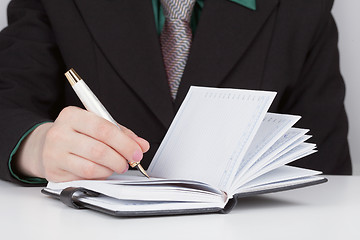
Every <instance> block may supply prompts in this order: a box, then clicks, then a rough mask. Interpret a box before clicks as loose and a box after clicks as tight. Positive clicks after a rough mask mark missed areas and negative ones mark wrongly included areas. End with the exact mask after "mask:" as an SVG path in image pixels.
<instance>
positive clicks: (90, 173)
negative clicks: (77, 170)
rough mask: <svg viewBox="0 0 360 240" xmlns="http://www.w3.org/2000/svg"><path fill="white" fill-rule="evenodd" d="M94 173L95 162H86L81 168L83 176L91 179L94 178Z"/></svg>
mask: <svg viewBox="0 0 360 240" xmlns="http://www.w3.org/2000/svg"><path fill="white" fill-rule="evenodd" d="M95 174H96V165H95V164H90V163H88V164H85V165H84V166H83V167H82V168H81V175H82V177H83V178H86V179H91V178H94V176H95Z"/></svg>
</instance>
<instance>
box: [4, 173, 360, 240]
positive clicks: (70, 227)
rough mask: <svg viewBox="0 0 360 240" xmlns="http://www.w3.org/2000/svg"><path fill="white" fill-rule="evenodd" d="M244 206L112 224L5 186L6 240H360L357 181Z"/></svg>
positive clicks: (337, 181)
mask: <svg viewBox="0 0 360 240" xmlns="http://www.w3.org/2000/svg"><path fill="white" fill-rule="evenodd" d="M328 179H329V182H327V183H325V184H320V185H317V186H312V187H307V188H303V189H297V190H292V191H287V192H279V193H272V194H267V195H262V196H258V197H250V198H245V199H241V200H240V201H239V204H238V205H237V206H236V207H235V208H234V210H233V211H232V212H231V213H229V214H206V215H186V216H168V217H145V218H115V217H111V216H108V215H105V214H101V213H97V212H94V211H90V210H75V209H72V208H69V207H67V206H65V205H64V204H63V203H61V202H60V201H57V200H55V199H52V198H49V197H47V196H45V195H43V194H41V193H40V190H41V188H25V187H20V186H17V185H14V184H11V183H7V182H3V181H0V191H1V193H0V196H1V197H0V238H1V239H24V240H25V239H26V240H28V239H55V240H56V239H62V240H64V239H84V240H88V239H144V240H145V239H146V240H151V239H185V240H187V239H219V240H223V239H291V240H293V239H302V240H304V239H319V240H322V239H346V240H349V239H356V240H358V239H360V176H328Z"/></svg>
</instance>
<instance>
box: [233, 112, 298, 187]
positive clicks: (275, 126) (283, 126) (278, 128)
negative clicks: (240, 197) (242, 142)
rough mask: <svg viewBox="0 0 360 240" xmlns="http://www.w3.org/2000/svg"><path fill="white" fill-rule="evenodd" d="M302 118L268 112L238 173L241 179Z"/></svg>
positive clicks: (237, 176) (237, 177)
mask: <svg viewBox="0 0 360 240" xmlns="http://www.w3.org/2000/svg"><path fill="white" fill-rule="evenodd" d="M299 119H300V116H295V115H287V114H276V113H267V114H266V115H265V118H264V119H263V121H262V123H261V125H260V128H259V130H258V132H257V133H256V135H255V137H254V140H253V141H252V142H251V144H250V147H249V149H248V150H247V151H246V154H245V156H244V158H243V159H242V160H241V164H240V167H239V169H238V171H237V173H236V177H235V178H236V179H235V181H236V180H237V179H239V178H240V177H241V176H242V175H243V174H244V173H245V172H246V171H247V170H248V169H249V168H250V167H251V166H252V165H253V164H254V162H255V161H256V160H257V159H258V158H259V157H260V156H262V155H263V154H264V153H265V152H266V151H268V150H269V148H270V147H271V146H272V145H273V144H274V143H275V142H277V141H278V140H279V139H280V138H281V137H283V135H284V134H285V133H286V132H287V131H288V130H289V129H290V128H291V127H292V126H293V125H294V124H295V123H296V122H297V121H298V120H299Z"/></svg>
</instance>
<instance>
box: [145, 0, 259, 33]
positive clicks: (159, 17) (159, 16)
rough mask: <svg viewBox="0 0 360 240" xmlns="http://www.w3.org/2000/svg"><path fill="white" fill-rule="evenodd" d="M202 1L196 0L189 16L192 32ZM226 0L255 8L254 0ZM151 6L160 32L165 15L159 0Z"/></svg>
mask: <svg viewBox="0 0 360 240" xmlns="http://www.w3.org/2000/svg"><path fill="white" fill-rule="evenodd" d="M204 1H205V0H196V4H195V6H194V11H193V14H192V16H191V18H192V19H191V21H190V26H191V29H192V30H193V32H195V30H196V26H197V23H198V21H199V18H200V14H201V10H202V9H203V7H204ZM223 1H224V0H223ZM227 1H231V2H234V3H237V4H239V5H241V6H244V7H246V8H249V9H251V10H256V0H227ZM152 6H153V10H154V15H155V25H156V29H157V32H158V34H160V33H161V31H162V28H163V26H164V23H165V17H164V14H163V12H162V8H161V4H160V0H152Z"/></svg>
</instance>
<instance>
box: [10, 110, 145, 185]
mask: <svg viewBox="0 0 360 240" xmlns="http://www.w3.org/2000/svg"><path fill="white" fill-rule="evenodd" d="M119 126H120V125H119ZM120 128H121V130H120V129H119V128H118V127H117V126H115V125H114V124H113V123H111V122H109V121H107V120H105V119H103V118H101V117H98V116H97V115H95V114H93V113H91V112H88V111H86V110H83V109H81V108H77V107H67V108H65V109H64V110H63V111H61V113H60V114H59V116H58V118H57V119H56V120H55V122H54V123H45V124H43V125H40V126H39V127H37V128H36V129H35V130H34V131H33V132H32V133H31V134H30V135H29V136H28V137H27V138H26V140H25V141H24V142H23V143H22V144H21V147H20V149H19V152H18V154H17V158H16V159H15V160H16V161H17V168H18V170H19V171H20V172H22V173H23V174H25V175H27V176H36V177H43V178H46V179H47V180H49V181H53V182H62V181H72V180H80V179H105V178H107V177H108V176H110V175H111V174H113V173H114V172H116V173H124V172H126V171H127V170H128V168H129V164H128V161H130V162H139V161H140V160H141V159H142V157H143V153H144V152H146V151H148V150H149V143H148V142H147V141H146V140H144V139H142V138H140V137H138V136H136V134H134V133H133V132H132V131H130V130H129V129H127V128H125V127H123V126H120Z"/></svg>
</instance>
